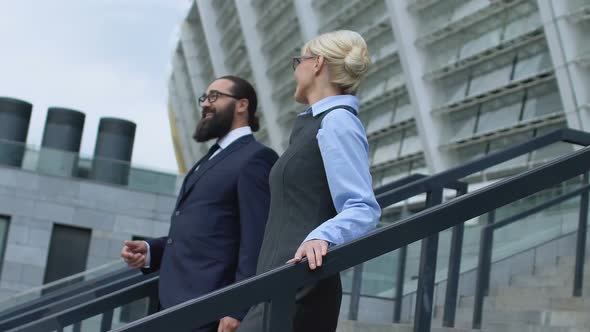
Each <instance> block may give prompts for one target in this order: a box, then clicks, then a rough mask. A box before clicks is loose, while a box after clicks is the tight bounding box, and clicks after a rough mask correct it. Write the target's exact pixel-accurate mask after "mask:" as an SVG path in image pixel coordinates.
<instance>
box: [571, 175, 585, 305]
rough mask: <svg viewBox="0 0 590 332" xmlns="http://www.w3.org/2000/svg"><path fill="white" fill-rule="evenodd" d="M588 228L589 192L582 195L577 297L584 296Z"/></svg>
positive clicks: (575, 268)
mask: <svg viewBox="0 0 590 332" xmlns="http://www.w3.org/2000/svg"><path fill="white" fill-rule="evenodd" d="M586 184H588V173H584V185H586ZM587 230H588V192H587V191H584V192H583V193H582V195H581V196H580V215H579V219H578V235H577V240H576V265H575V267H574V290H573V294H574V296H575V297H580V296H582V288H583V286H584V261H585V255H586V233H587Z"/></svg>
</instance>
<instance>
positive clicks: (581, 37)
mask: <svg viewBox="0 0 590 332" xmlns="http://www.w3.org/2000/svg"><path fill="white" fill-rule="evenodd" d="M578 31H584V32H585V33H579V34H576V35H574V38H575V39H574V41H573V44H574V45H575V46H576V52H575V54H576V55H577V56H578V57H582V56H588V55H590V43H589V42H588V40H587V38H588V33H589V32H590V20H586V21H584V22H580V23H578Z"/></svg>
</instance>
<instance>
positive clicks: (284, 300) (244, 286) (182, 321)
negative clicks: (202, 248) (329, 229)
mask: <svg viewBox="0 0 590 332" xmlns="http://www.w3.org/2000/svg"><path fill="white" fill-rule="evenodd" d="M589 170H590V148H584V149H582V150H580V151H577V152H574V153H572V154H571V155H568V156H565V157H562V158H559V159H558V160H556V161H552V162H549V163H548V164H546V165H543V166H539V167H537V168H535V169H533V170H529V171H527V172H524V173H523V174H520V175H516V176H513V177H510V178H507V179H504V180H501V181H498V182H497V183H494V184H491V185H489V186H487V187H485V188H482V189H479V190H477V191H475V192H472V193H470V194H466V195H464V196H462V197H459V198H456V199H454V200H452V201H449V202H447V203H444V204H441V205H437V206H434V207H432V208H429V209H427V210H424V211H423V212H420V213H417V214H416V215H413V216H410V217H409V218H407V219H404V220H402V221H400V222H397V223H395V224H392V225H390V226H387V227H383V228H382V229H379V230H376V231H374V232H372V233H370V234H367V235H365V236H363V237H361V238H359V239H356V240H354V241H351V242H350V243H347V244H344V245H341V246H337V247H335V248H334V249H332V250H331V251H330V252H329V254H328V255H327V257H326V260H325V263H324V265H323V266H322V269H319V270H315V271H311V270H309V268H308V267H307V265H306V264H289V265H285V266H282V267H279V268H277V269H274V270H272V271H269V272H267V273H263V274H261V275H258V276H255V277H253V278H250V279H248V280H245V281H242V282H239V283H236V284H234V285H231V286H228V287H226V288H223V289H221V290H218V291H215V292H213V293H210V294H208V295H205V296H202V297H199V298H197V299H194V300H190V301H187V302H185V303H182V304H179V305H177V306H174V307H172V308H169V309H166V310H163V311H161V312H158V313H155V314H154V315H152V316H150V317H146V318H143V319H140V320H138V321H136V322H133V323H130V324H128V325H126V326H125V327H123V328H120V329H116V330H115V331H148V332H149V331H162V330H165V329H167V328H169V327H171V326H174V327H175V329H176V330H185V329H186V330H188V329H190V328H194V327H197V326H200V325H203V324H206V323H208V322H211V321H215V320H217V319H219V317H222V316H225V315H227V314H229V313H231V312H235V311H238V310H243V309H245V308H248V307H250V306H252V305H255V304H257V303H260V302H267V301H270V306H271V316H270V324H269V331H290V330H291V329H292V323H293V322H292V319H293V313H294V309H295V303H294V302H295V293H296V291H297V289H300V288H301V287H305V286H308V285H310V284H314V283H316V282H318V281H319V280H321V279H324V278H327V277H330V276H332V275H334V274H337V273H339V272H341V271H344V270H346V269H349V268H351V267H352V266H355V265H358V264H360V263H362V262H365V261H367V260H369V259H372V258H375V257H377V256H380V255H383V254H385V253H387V252H391V251H393V250H396V249H399V248H401V247H402V246H405V245H408V244H410V243H413V242H415V241H417V240H420V239H423V238H427V237H430V236H432V235H435V234H438V233H439V232H441V231H443V230H445V229H448V228H451V227H454V226H456V225H458V224H461V223H463V222H464V221H466V220H469V219H471V218H474V217H476V216H479V215H482V214H485V213H488V212H490V211H493V210H495V209H497V208H499V207H502V206H504V205H506V204H509V203H512V202H514V201H516V200H519V199H522V198H524V197H527V196H529V195H532V194H535V193H537V192H540V191H542V190H544V189H547V188H551V187H553V186H555V185H557V184H559V183H562V182H564V181H567V180H569V179H571V178H574V177H577V176H579V175H582V174H584V173H587V172H588V171H589ZM437 192H439V193H440V192H442V190H440V191H439V190H437V191H431V192H429V193H428V195H429V196H430V200H431V201H435V200H436V199H437V196H440V194H438V193H437ZM421 265H423V262H422V263H421ZM418 294H420V293H418ZM418 302H420V301H418ZM430 305H432V303H430ZM195 313H198V314H195ZM414 329H415V331H428V330H430V326H427V327H426V326H424V325H415V326H414Z"/></svg>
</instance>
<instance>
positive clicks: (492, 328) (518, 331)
mask: <svg viewBox="0 0 590 332" xmlns="http://www.w3.org/2000/svg"><path fill="white" fill-rule="evenodd" d="M482 331H485V332H589V331H590V328H588V327H555V326H539V325H533V324H511V323H493V324H485V325H484V326H482Z"/></svg>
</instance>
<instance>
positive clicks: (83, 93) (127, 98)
mask: <svg viewBox="0 0 590 332" xmlns="http://www.w3.org/2000/svg"><path fill="white" fill-rule="evenodd" d="M187 6H188V0H50V1H40V0H0V45H1V46H0V96H7V97H13V98H19V99H23V100H26V101H28V102H30V103H32V104H33V114H32V118H31V125H30V128H29V135H28V139H27V142H28V143H29V144H33V145H37V146H38V145H40V144H41V137H42V134H43V125H44V121H45V117H46V115H47V108H48V107H50V106H60V107H68V108H73V109H77V110H80V111H82V112H84V113H86V124H85V128H84V134H83V137H82V154H85V155H91V154H92V153H93V151H94V142H95V140H96V131H97V128H98V120H99V118H100V117H104V116H112V117H119V118H123V119H127V120H131V121H133V122H135V123H137V132H136V136H135V148H134V153H133V162H134V163H136V164H138V165H142V166H147V167H149V168H156V169H161V170H167V171H176V170H177V166H176V160H175V157H174V153H173V149H172V142H171V138H170V126H169V122H168V117H167V106H166V105H167V102H166V100H167V81H168V71H169V63H170V59H171V54H172V49H173V45H174V44H175V43H176V40H177V37H176V31H177V29H178V25H179V23H180V21H181V20H182V18H183V17H184V16H185V14H186V12H187V10H188V8H187Z"/></svg>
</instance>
